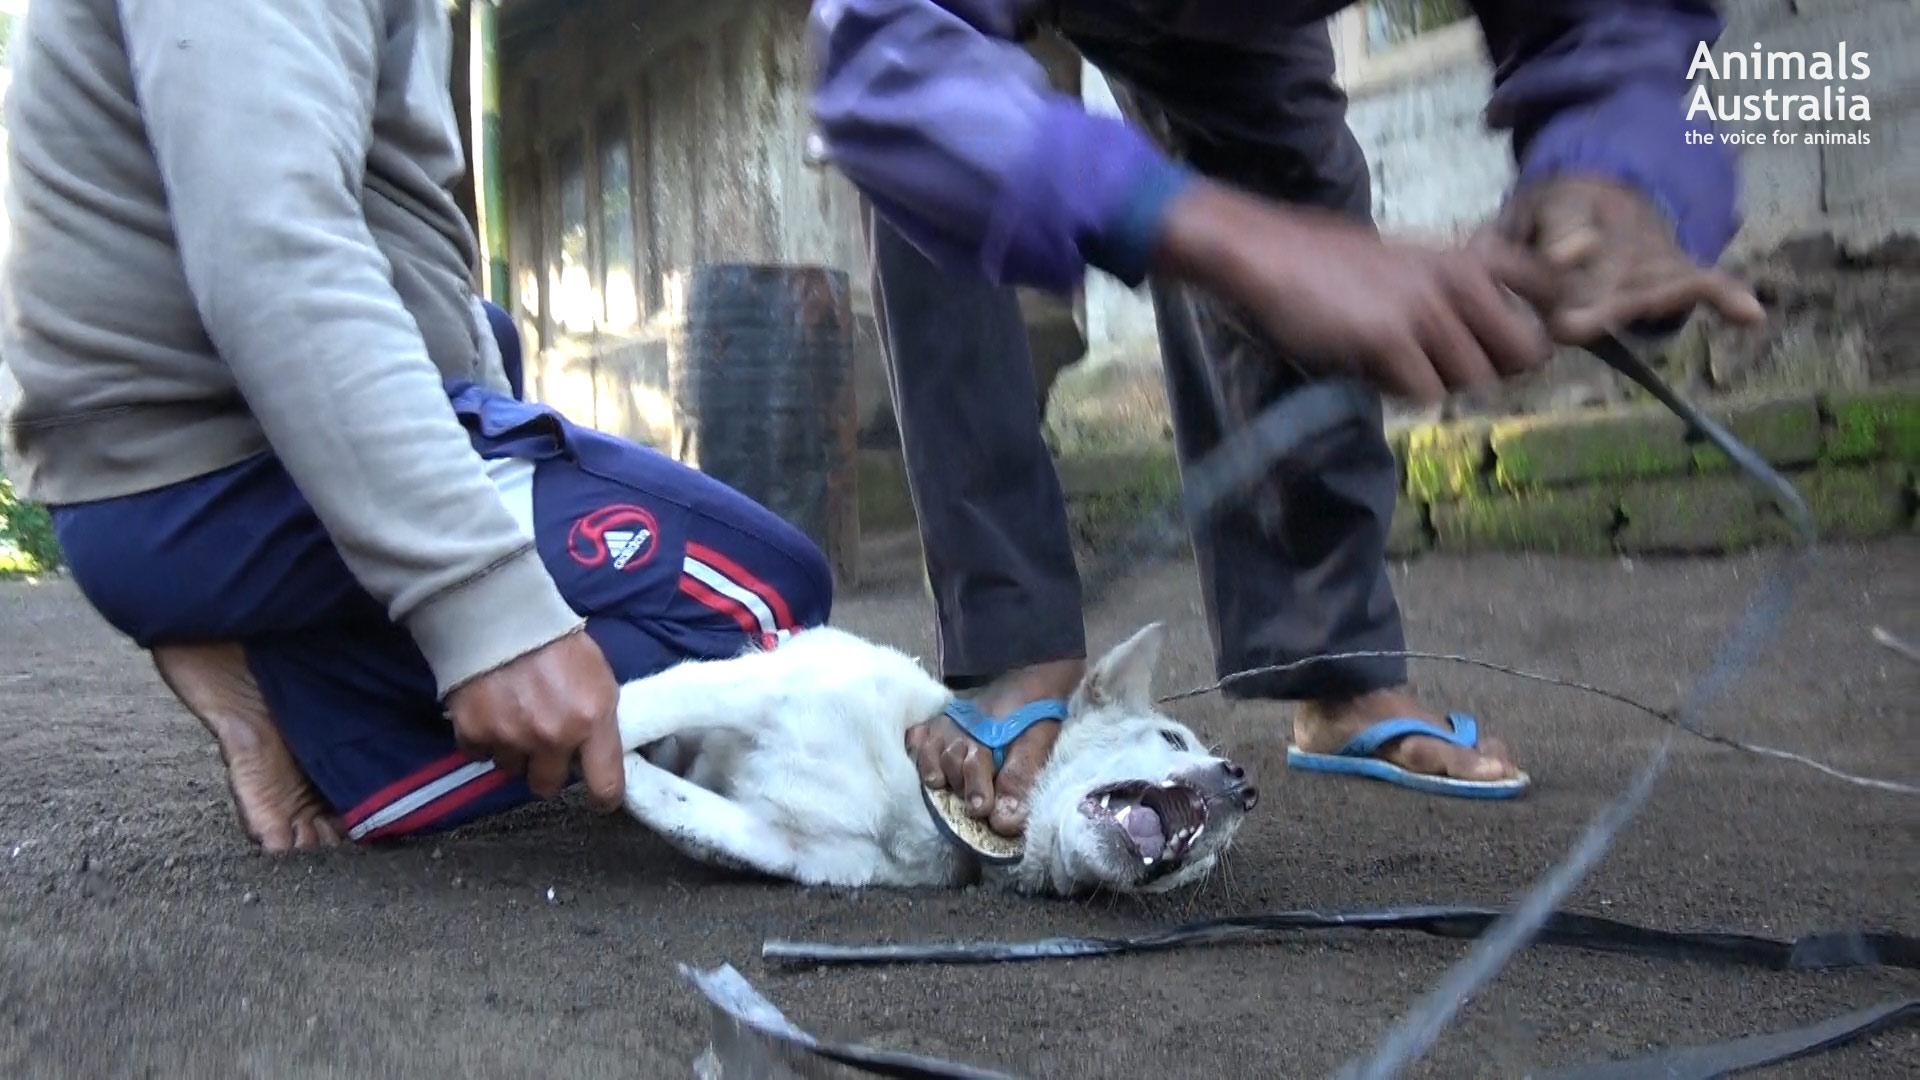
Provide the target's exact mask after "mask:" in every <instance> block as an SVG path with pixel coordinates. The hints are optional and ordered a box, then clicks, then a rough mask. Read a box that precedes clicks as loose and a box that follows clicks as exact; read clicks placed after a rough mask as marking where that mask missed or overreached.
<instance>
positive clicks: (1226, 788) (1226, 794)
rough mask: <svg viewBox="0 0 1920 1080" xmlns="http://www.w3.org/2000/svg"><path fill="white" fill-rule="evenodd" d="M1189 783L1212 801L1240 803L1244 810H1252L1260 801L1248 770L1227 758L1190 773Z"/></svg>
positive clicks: (1258, 793) (1188, 776)
mask: <svg viewBox="0 0 1920 1080" xmlns="http://www.w3.org/2000/svg"><path fill="white" fill-rule="evenodd" d="M1187 783H1190V784H1192V785H1193V786H1194V787H1196V788H1199V789H1200V791H1201V793H1202V794H1204V795H1205V796H1206V797H1207V799H1208V800H1210V801H1213V802H1217V803H1238V804H1240V808H1241V809H1242V810H1251V809H1253V808H1254V806H1255V805H1256V804H1258V803H1259V801H1260V792H1259V790H1258V789H1256V788H1255V787H1254V786H1253V785H1252V784H1251V783H1249V782H1248V781H1247V770H1245V769H1243V768H1241V767H1240V766H1239V765H1236V764H1234V763H1233V762H1231V761H1228V760H1227V759H1226V758H1219V759H1216V760H1215V761H1214V763H1213V764H1212V765H1209V766H1206V767H1204V768H1202V769H1199V770H1197V771H1195V772H1191V773H1188V774H1187Z"/></svg>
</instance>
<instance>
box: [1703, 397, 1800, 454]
mask: <svg viewBox="0 0 1920 1080" xmlns="http://www.w3.org/2000/svg"><path fill="white" fill-rule="evenodd" d="M1713 414H1714V417H1715V419H1717V420H1719V421H1720V422H1721V423H1722V424H1724V425H1725V426H1726V428H1727V430H1728V431H1729V432H1730V433H1732V435H1733V437H1734V438H1736V439H1739V440H1740V441H1741V442H1743V443H1745V444H1747V446H1749V447H1751V448H1752V449H1753V452H1754V453H1756V454H1759V455H1760V456H1761V457H1762V458H1764V459H1766V460H1767V461H1770V462H1772V463H1773V464H1775V465H1805V464H1808V463H1809V462H1812V461H1813V460H1814V459H1815V458H1817V457H1818V456H1819V454H1820V438H1821V432H1820V410H1819V407H1818V406H1816V405H1815V404H1814V400H1813V398H1811V397H1807V396H1797V397H1784V398H1771V399H1764V400H1753V401H1745V402H1737V403H1733V404H1724V405H1720V406H1718V407H1716V408H1715V409H1713ZM1693 461H1694V465H1695V466H1696V467H1697V468H1699V469H1701V470H1702V471H1706V472H1714V471H1719V470H1722V469H1730V468H1732V467H1733V462H1732V461H1730V460H1729V459H1728V458H1727V455H1725V454H1723V453H1721V452H1720V449H1719V448H1718V447H1716V446H1712V445H1710V444H1706V443H1701V444H1697V445H1696V446H1695V447H1694V451H1693Z"/></svg>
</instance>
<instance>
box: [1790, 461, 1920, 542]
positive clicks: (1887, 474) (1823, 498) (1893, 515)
mask: <svg viewBox="0 0 1920 1080" xmlns="http://www.w3.org/2000/svg"><path fill="white" fill-rule="evenodd" d="M1794 480H1795V483H1796V484H1797V485H1798V486H1799V488H1800V493H1801V495H1802V496H1803V497H1804V498H1805V499H1806V500H1807V507H1808V509H1810V510H1812V511H1813V520H1814V524H1815V525H1816V526H1818V528H1819V530H1820V535H1821V537H1822V538H1824V539H1834V540H1865V539H1869V538H1871V537H1876V536H1886V535H1889V534H1891V533H1895V532H1898V531H1900V530H1901V529H1902V528H1904V527H1905V526H1906V525H1907V520H1908V515H1909V510H1908V507H1909V505H1910V503H1909V501H1908V500H1909V498H1910V496H1909V480H1910V478H1909V476H1908V475H1907V473H1906V471H1905V470H1904V469H1902V468H1900V467H1899V466H1896V465H1877V466H1871V467H1867V468H1852V469H1848V468H1826V469H1815V470H1813V471H1811V472H1807V473H1801V474H1799V475H1797V476H1795V477H1794Z"/></svg>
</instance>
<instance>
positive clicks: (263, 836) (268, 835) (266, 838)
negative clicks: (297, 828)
mask: <svg viewBox="0 0 1920 1080" xmlns="http://www.w3.org/2000/svg"><path fill="white" fill-rule="evenodd" d="M252 832H253V842H254V843H256V844H259V845H260V850H261V851H264V852H266V853H267V854H269V855H278V854H280V853H281V852H284V851H292V850H293V845H294V843H295V840H296V839H297V837H296V834H295V832H294V827H293V823H292V822H281V823H279V824H275V825H266V826H262V827H260V828H256V829H254V830H252Z"/></svg>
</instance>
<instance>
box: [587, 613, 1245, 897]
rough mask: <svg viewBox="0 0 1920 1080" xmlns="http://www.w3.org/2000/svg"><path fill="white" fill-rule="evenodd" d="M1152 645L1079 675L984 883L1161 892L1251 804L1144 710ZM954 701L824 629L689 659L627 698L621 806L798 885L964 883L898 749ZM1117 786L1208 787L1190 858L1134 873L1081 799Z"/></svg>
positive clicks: (1146, 635) (1129, 649)
mask: <svg viewBox="0 0 1920 1080" xmlns="http://www.w3.org/2000/svg"><path fill="white" fill-rule="evenodd" d="M1163 639H1164V633H1163V631H1162V629H1161V627H1160V626H1159V625H1158V624H1155V625H1153V626H1149V627H1147V628H1146V629H1145V630H1142V631H1141V632H1140V633H1138V634H1136V635H1134V637H1133V638H1131V639H1130V640H1128V641H1127V642H1126V643H1124V644H1122V645H1120V646H1119V647H1118V648H1115V649H1114V650H1113V651H1112V652H1110V653H1109V654H1107V656H1105V657H1104V658H1102V659H1101V660H1100V661H1099V662H1098V663H1097V664H1095V665H1094V666H1093V668H1092V669H1091V670H1090V671H1089V673H1088V675H1087V678H1086V679H1085V680H1084V681H1083V682H1082V684H1081V686H1080V688H1079V690H1078V691H1076V692H1075V694H1074V695H1073V698H1072V702H1071V706H1070V709H1069V716H1068V719H1067V721H1066V723H1065V726H1064V728H1063V730H1062V732H1061V734H1060V738H1059V741H1058V742H1057V743H1056V744H1055V747H1054V751H1053V756H1052V757H1051V759H1050V760H1049V762H1048V765H1047V767H1046V769H1045V771H1044V772H1043V773H1042V775H1041V776H1040V778H1039V779H1038V781H1037V782H1036V784H1035V786H1034V788H1033V791H1032V793H1031V795H1030V798H1029V808H1030V809H1029V817H1028V825H1027V833H1026V841H1025V850H1024V854H1023V856H1022V858H1021V860H1020V861H1019V862H1018V863H1016V864H1013V865H1011V866H1009V867H1005V868H1001V867H987V868H986V869H987V871H988V876H989V877H990V878H993V879H996V880H998V881H1000V882H1002V883H1004V884H1007V885H1009V886H1011V887H1013V888H1016V889H1020V890H1023V891H1027V892H1052V893H1059V894H1071V893H1077V892H1083V891H1087V890H1092V889H1112V890H1121V891H1128V890H1152V891H1160V890H1165V889H1169V888H1173V887H1175V886H1178V885H1180V884H1183V883H1186V882H1189V881H1194V880H1198V879H1199V878H1201V877H1203V876H1204V875H1205V874H1207V873H1208V871H1209V870H1211V868H1212V867H1213V865H1214V863H1215V861H1216V860H1217V859H1218V857H1219V855H1220V853H1221V852H1222V851H1223V850H1224V849H1225V847H1226V846H1227V844H1228V843H1229V842H1230V841H1231V839H1232V836H1233V833H1234V830H1235V829H1237V828H1238V826H1239V824H1240V821H1241V819H1242V817H1243V816H1244V812H1245V810H1246V809H1247V808H1250V807H1251V805H1252V800H1253V796H1252V793H1251V789H1250V788H1247V787H1245V785H1243V784H1239V783H1238V777H1239V776H1240V773H1239V771H1238V770H1237V769H1234V768H1232V766H1231V765H1230V763H1228V762H1226V761H1225V760H1224V759H1221V758H1218V757H1215V756H1213V755H1211V754H1209V753H1207V752H1206V751H1205V750H1204V748H1203V747H1202V744H1201V742H1200V740H1199V738H1198V737H1197V736H1196V735H1194V733H1193V732H1192V731H1191V730H1189V729H1188V728H1186V727H1184V726H1182V725H1180V724H1178V723H1176V722H1174V721H1173V720H1171V719H1168V718H1167V717H1165V716H1162V715H1160V714H1159V713H1157V712H1156V711H1155V710H1154V707H1153V700H1152V694H1151V683H1152V672H1153V667H1154V664H1155V662H1156V661H1157V659H1158V657H1159V652H1160V647H1161V643H1162V641H1163ZM949 698H950V692H949V691H948V690H947V689H946V687H944V686H942V685H941V684H940V683H939V682H937V681H936V680H934V679H933V678H931V677H930V676H928V675H927V673H926V672H925V671H923V670H922V669H921V668H920V666H919V665H918V664H917V663H915V662H914V660H913V659H912V658H910V657H908V656H906V655H904V654H902V653H900V652H898V651H896V650H894V649H890V648H887V647H885V646H882V645H876V644H873V643H871V642H867V641H863V640H861V639H860V638H858V637H855V636H853V635H851V634H847V633H844V632H842V631H839V630H834V629H827V628H821V629H815V630H807V631H804V632H802V633H799V634H796V635H794V636H793V637H792V638H791V639H789V640H787V641H786V642H784V643H783V644H781V645H780V646H779V647H778V648H775V649H772V650H770V651H765V652H759V651H756V652H750V653H747V654H745V655H743V656H740V657H737V658H734V659H731V660H712V661H688V662H686V663H682V664H680V665H678V666H676V667H673V668H670V669H668V670H667V671H664V672H661V673H660V674H658V675H654V676H650V677H648V678H645V679H639V680H636V681H634V682H632V683H629V684H627V685H626V686H625V687H624V688H623V689H622V690H621V694H620V734H621V739H622V742H623V743H624V745H625V748H626V749H627V751H628V753H627V756H626V773H627V777H626V779H627V792H626V805H627V809H628V810H629V811H630V812H631V813H632V814H633V816H634V817H636V818H638V819H639V820H640V821H641V822H643V823H645V824H646V825H647V826H648V827H650V828H652V829H653V830H654V831H656V832H658V833H659V834H660V835H661V836H663V837H665V838H666V839H667V840H668V841H670V842H671V843H673V844H674V845H675V846H676V847H678V848H680V849H681V850H682V851H684V852H686V853H687V854H689V855H691V856H693V857H694V858H697V859H701V860H703V861H707V862H712V863H717V864H721V865H727V866H731V867H736V868H742V869H750V870H754V871H758V872H761V873H765V874H771V875H774V876H777V877H783V878H788V879H791V880H794V881H798V882H802V883H805V884H811V885H842V886H864V885H895V886H950V885H956V884H961V883H965V882H968V881H971V880H973V879H974V878H976V877H977V876H979V874H980V872H981V869H982V867H981V866H980V865H979V860H976V859H975V858H973V857H972V856H971V855H970V854H969V853H968V852H966V851H964V850H963V849H962V848H960V847H959V846H958V845H956V844H954V843H952V842H951V841H949V840H948V839H947V838H946V837H945V836H943V835H942V834H941V832H940V831H939V829H938V827H937V826H935V824H934V823H933V821H932V820H931V819H930V818H929V816H928V812H927V810H926V807H925V805H924V803H923V802H922V799H921V790H920V779H919V776H918V773H917V770H916V768H915V766H914V764H913V762H912V760H911V759H910V758H909V757H908V755H907V752H906V750H905V747H904V736H905V733H906V731H907V729H908V728H910V727H912V726H913V725H915V724H918V723H921V722H923V721H926V720H928V719H931V718H933V717H935V716H938V715H939V714H940V712H941V710H942V709H943V708H944V707H945V706H946V704H947V702H948V700H949ZM1176 743H1178V744H1180V745H1179V746H1176V745H1175V744H1176ZM1121 781H1145V782H1148V783H1150V784H1155V785H1162V784H1164V785H1167V786H1168V788H1169V790H1171V789H1172V786H1173V785H1176V784H1179V785H1191V786H1192V788H1194V789H1201V790H1203V791H1204V792H1205V795H1206V798H1205V802H1206V811H1207V813H1206V825H1205V828H1204V829H1202V830H1200V835H1199V836H1198V837H1197V838H1196V839H1194V840H1193V842H1192V845H1191V847H1190V848H1188V849H1187V850H1186V851H1185V853H1184V856H1183V857H1181V858H1172V857H1169V858H1167V859H1165V860H1163V861H1162V862H1161V864H1159V865H1156V866H1143V865H1142V859H1141V857H1140V855H1139V854H1138V852H1137V851H1136V850H1133V849H1130V848H1129V844H1128V840H1127V838H1126V837H1125V836H1124V835H1123V834H1124V830H1123V829H1121V828H1118V827H1116V826H1115V825H1114V823H1113V822H1112V821H1111V820H1103V816H1102V815H1101V814H1100V813H1097V812H1095V811H1094V810H1093V809H1092V807H1093V806H1094V805H1095V804H1096V802H1097V800H1096V799H1090V798H1089V795H1090V793H1096V792H1098V791H1099V790H1103V785H1111V784H1114V783H1116V782H1121Z"/></svg>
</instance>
